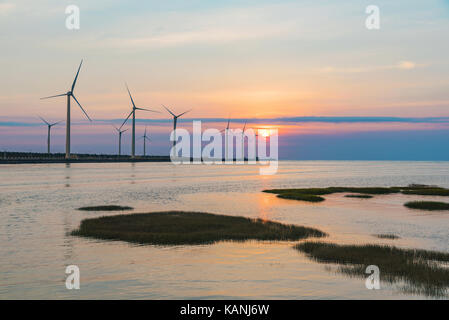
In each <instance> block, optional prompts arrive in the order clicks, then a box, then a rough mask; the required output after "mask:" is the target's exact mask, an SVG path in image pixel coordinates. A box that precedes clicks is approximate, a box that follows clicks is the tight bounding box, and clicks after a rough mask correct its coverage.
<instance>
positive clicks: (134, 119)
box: [120, 84, 160, 158]
mask: <svg viewBox="0 0 449 320" xmlns="http://www.w3.org/2000/svg"><path fill="white" fill-rule="evenodd" d="M125 85H126V90H128V94H129V98H130V99H131V103H132V104H133V109H132V111H131V112H130V114H129V115H128V116H127V117H126V119H125V121H123V124H122V125H121V126H120V128H121V127H123V125H124V124H125V123H126V121H128V119H129V117H130V116H131V115H132V116H133V124H132V143H131V156H132V157H133V158H134V157H135V155H136V110H143V111H149V112H156V113H160V112H159V111H154V110H149V109H144V108H138V107H136V104H135V103H134V100H133V97H132V96H131V92H130V91H129V88H128V85H127V84H125Z"/></svg>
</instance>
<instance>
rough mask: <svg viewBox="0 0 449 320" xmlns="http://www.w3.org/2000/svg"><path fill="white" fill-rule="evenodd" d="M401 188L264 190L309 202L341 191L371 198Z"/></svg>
mask: <svg viewBox="0 0 449 320" xmlns="http://www.w3.org/2000/svg"><path fill="white" fill-rule="evenodd" d="M399 191H400V190H397V189H392V188H384V187H327V188H299V189H298V188H297V189H269V190H263V192H267V193H274V194H277V195H278V198H282V199H293V200H302V201H309V202H320V201H324V198H323V197H319V196H322V195H326V194H332V193H341V192H353V193H359V194H361V195H357V198H369V197H370V196H367V195H371V194H390V193H398V192H399Z"/></svg>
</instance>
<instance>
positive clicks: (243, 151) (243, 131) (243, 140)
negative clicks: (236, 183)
mask: <svg viewBox="0 0 449 320" xmlns="http://www.w3.org/2000/svg"><path fill="white" fill-rule="evenodd" d="M245 129H246V121H245V124H244V125H243V130H242V157H243V161H245Z"/></svg>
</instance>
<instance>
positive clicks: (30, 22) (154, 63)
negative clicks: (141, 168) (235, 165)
mask: <svg viewBox="0 0 449 320" xmlns="http://www.w3.org/2000/svg"><path fill="white" fill-rule="evenodd" d="M69 4H75V5H78V6H79V8H80V11H81V25H80V30H68V29H67V28H66V27H65V19H66V17H67V15H66V14H65V12H64V11H65V8H66V6H67V5H69ZM371 4H374V5H377V6H379V8H380V18H381V24H380V26H381V28H380V30H368V29H367V28H366V27H365V20H366V17H367V16H368V15H367V14H366V13H365V8H366V7H367V6H368V5H371ZM0 38H1V57H2V59H0V70H1V72H0V150H11V151H12V150H14V151H42V152H44V151H45V150H46V145H45V143H46V128H45V126H42V125H40V122H39V121H40V120H39V119H38V117H37V115H41V116H43V117H45V118H47V119H48V120H52V121H53V120H54V121H58V120H65V112H66V101H65V98H64V97H62V98H56V99H50V100H40V99H39V98H40V97H43V96H48V95H53V94H59V93H63V92H67V91H68V90H69V89H70V86H71V83H72V81H73V78H74V76H75V73H76V69H77V67H78V64H79V62H80V60H81V59H84V64H83V67H82V69H81V72H80V76H79V81H78V84H77V87H76V91H75V92H76V96H77V98H78V100H79V101H80V102H81V104H82V105H83V106H84V107H85V109H86V111H87V112H88V113H89V115H90V116H91V117H92V118H93V119H95V120H96V121H94V122H93V123H88V122H87V121H85V118H83V114H82V113H81V111H80V110H79V108H78V107H76V106H75V105H73V109H72V119H73V126H72V150H73V152H99V153H100V152H105V153H113V152H115V151H116V140H117V139H116V134H115V132H114V131H113V128H112V127H111V126H110V123H112V122H113V123H116V124H119V123H120V119H124V118H125V117H126V116H127V114H128V113H129V112H130V111H131V104H130V101H129V98H128V96H127V92H126V89H125V84H124V83H125V81H126V82H127V83H128V85H129V87H130V90H131V92H132V93H133V96H134V99H135V101H136V104H137V105H138V106H142V107H147V108H153V109H156V110H159V111H161V114H150V113H145V112H138V113H137V118H138V119H141V120H144V119H151V120H153V121H146V122H145V121H141V122H138V125H139V127H138V129H137V131H138V135H139V136H140V135H142V134H143V130H144V126H145V123H146V124H147V125H148V129H149V131H150V135H152V137H153V146H151V147H150V152H152V153H155V154H167V153H168V148H169V146H170V143H169V141H168V134H169V129H170V127H171V123H170V122H169V119H168V115H167V113H166V112H165V111H164V110H163V108H162V107H161V104H165V105H167V106H170V107H172V108H173V109H174V111H176V112H177V113H180V112H183V111H185V110H187V109H191V108H193V111H192V112H191V113H189V114H188V115H186V118H187V120H189V119H198V120H201V119H203V120H205V127H216V128H218V129H222V128H223V127H224V126H225V125H226V124H225V120H226V118H227V117H228V116H229V117H231V118H232V119H233V121H232V123H231V127H234V128H237V127H240V128H241V127H242V126H243V122H244V121H245V119H248V120H250V121H251V126H257V127H260V126H267V127H268V126H272V127H276V128H278V129H279V142H280V146H281V150H280V155H281V157H283V158H288V159H364V160H365V159H368V160H369V159H371V160H377V159H382V160H386V159H392V160H401V159H406V160H413V159H416V160H449V150H448V149H449V148H448V147H447V146H448V142H449V77H448V75H449V59H448V56H449V41H448V39H449V1H447V0H426V1H422V0H408V1H405V0H404V1H381V0H373V1H361V0H352V1H351V0H349V1H344V3H342V1H321V0H306V1H299V0H298V1H285V0H283V1H266V0H257V1H256V0H254V1H249V0H247V1H244V0H243V1H234V0H227V1H213V0H192V1H185V0H184V1H181V0H175V1H145V2H143V1H130V0H127V1H124V0H123V1H121V0H116V1H87V0H85V1H56V0H53V1H49V0H48V1H45V0H42V1H31V0H23V1H0ZM305 117H328V118H320V119H317V120H318V121H313V120H314V119H310V118H305ZM354 117H357V118H354ZM375 117H397V118H400V119H397V121H392V120H391V119H390V118H381V119H379V118H375ZM207 118H212V119H213V120H207ZM411 118H433V119H423V120H422V121H415V120H413V119H411ZM435 118H438V119H435ZM64 126H65V125H64V124H62V125H60V126H59V127H55V128H54V136H52V138H53V141H54V145H53V146H54V148H53V150H54V151H59V152H62V151H63V150H64V134H65V131H64ZM180 126H183V127H185V128H191V123H190V121H184V122H181V123H180ZM123 143H124V145H123V149H124V150H125V152H129V149H130V147H129V145H130V134H129V132H127V133H126V134H125V136H124V141H123ZM137 143H138V148H137V151H138V152H139V153H140V152H141V150H140V148H141V146H140V144H141V142H140V140H139V141H138V142H137Z"/></svg>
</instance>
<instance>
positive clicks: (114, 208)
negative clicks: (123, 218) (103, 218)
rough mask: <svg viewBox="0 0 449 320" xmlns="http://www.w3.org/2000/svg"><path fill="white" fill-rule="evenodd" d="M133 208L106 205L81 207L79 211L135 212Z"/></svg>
mask: <svg viewBox="0 0 449 320" xmlns="http://www.w3.org/2000/svg"><path fill="white" fill-rule="evenodd" d="M133 209H134V208H133V207H128V206H116V205H104V206H92V207H81V208H78V210H82V211H124V210H133Z"/></svg>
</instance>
